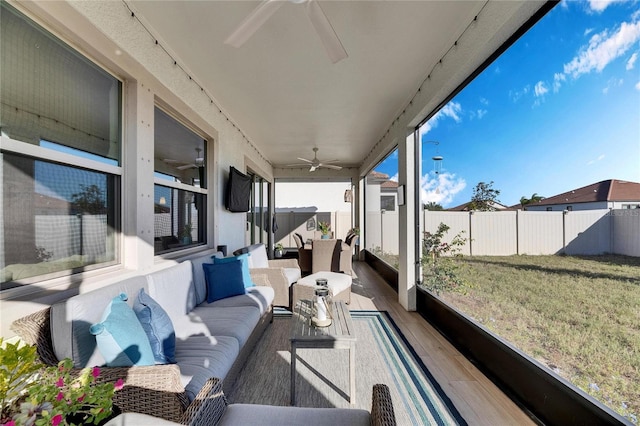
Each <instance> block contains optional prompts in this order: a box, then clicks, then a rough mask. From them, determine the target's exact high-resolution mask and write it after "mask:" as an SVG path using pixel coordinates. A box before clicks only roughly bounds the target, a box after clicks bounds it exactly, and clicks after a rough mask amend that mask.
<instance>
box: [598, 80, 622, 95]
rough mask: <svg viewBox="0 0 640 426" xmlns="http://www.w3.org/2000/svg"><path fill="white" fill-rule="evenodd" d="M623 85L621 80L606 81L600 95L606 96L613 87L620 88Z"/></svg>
mask: <svg viewBox="0 0 640 426" xmlns="http://www.w3.org/2000/svg"><path fill="white" fill-rule="evenodd" d="M623 83H624V80H623V79H621V78H612V79H610V80H609V81H607V85H606V87H605V88H604V89H602V93H604V94H605V95H606V94H607V93H609V89H612V88H614V87H620V86H622V84H623Z"/></svg>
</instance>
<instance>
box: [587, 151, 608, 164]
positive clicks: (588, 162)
mask: <svg viewBox="0 0 640 426" xmlns="http://www.w3.org/2000/svg"><path fill="white" fill-rule="evenodd" d="M604 157H605V155H604V154H600V155H599V156H598V158H596V159H595V160H589V161H587V166H590V165H592V164H595V163H596V162H598V161H602V160H604Z"/></svg>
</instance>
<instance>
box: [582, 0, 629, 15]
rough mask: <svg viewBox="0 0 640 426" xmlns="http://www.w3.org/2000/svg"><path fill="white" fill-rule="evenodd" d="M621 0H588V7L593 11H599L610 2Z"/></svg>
mask: <svg viewBox="0 0 640 426" xmlns="http://www.w3.org/2000/svg"><path fill="white" fill-rule="evenodd" d="M619 1H622V0H589V9H590V10H591V11H593V12H597V13H600V12H602V11H604V10H605V9H606V8H607V7H609V5H610V4H611V3H616V2H619Z"/></svg>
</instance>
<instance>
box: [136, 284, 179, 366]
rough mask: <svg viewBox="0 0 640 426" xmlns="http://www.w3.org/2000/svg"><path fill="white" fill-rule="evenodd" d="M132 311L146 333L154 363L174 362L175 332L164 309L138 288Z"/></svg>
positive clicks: (142, 289)
mask: <svg viewBox="0 0 640 426" xmlns="http://www.w3.org/2000/svg"><path fill="white" fill-rule="evenodd" d="M133 311H134V312H135V313H136V316H137V317H138V320H139V321H140V324H141V325H142V328H143V329H144V331H145V333H147V337H148V338H149V343H150V344H151V350H152V351H153V356H154V358H155V360H156V364H174V363H175V362H176V359H175V356H176V332H175V330H174V329H173V323H172V322H171V318H169V315H167V313H166V311H165V310H164V309H162V306H160V305H159V304H158V302H156V301H155V300H153V298H152V297H151V296H149V295H148V294H147V293H145V292H144V288H141V289H140V292H139V293H138V297H137V298H136V301H135V302H134V303H133Z"/></svg>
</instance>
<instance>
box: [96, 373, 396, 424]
mask: <svg viewBox="0 0 640 426" xmlns="http://www.w3.org/2000/svg"><path fill="white" fill-rule="evenodd" d="M205 387H206V388H207V389H209V391H208V392H206V394H207V395H208V397H207V398H206V399H203V400H196V401H194V402H193V403H192V404H191V406H190V407H189V410H187V412H185V415H184V417H183V418H182V419H181V420H180V423H172V422H164V421H162V420H159V419H158V418H154V417H149V416H145V415H139V414H136V413H125V414H124V415H120V416H118V417H116V418H115V419H113V420H111V421H110V422H109V423H107V425H106V426H125V425H137V426H155V425H163V426H171V425H176V424H188V425H206V426H232V425H258V424H259V425H266V426H268V425H274V426H276V425H278V426H279V425H283V424H296V425H307V426H334V425H349V426H359V425H362V426H365V425H367V426H368V425H371V426H395V425H396V419H395V414H394V411H393V403H392V402H391V396H390V393H389V388H388V387H387V385H384V384H377V385H374V387H373V393H372V398H371V412H369V411H366V410H357V409H348V408H308V407H282V406H271V405H257V404H228V403H227V399H226V398H225V395H224V392H223V390H222V385H221V383H220V381H219V380H218V379H210V380H209V381H207V383H206V385H205Z"/></svg>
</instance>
